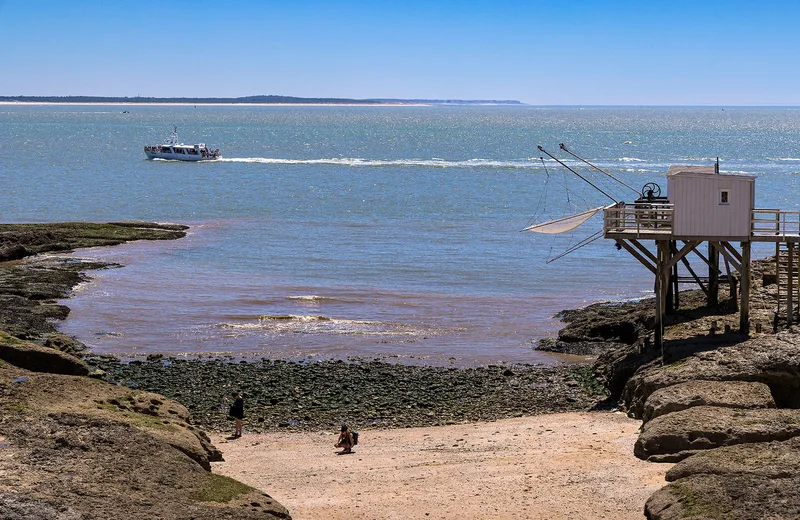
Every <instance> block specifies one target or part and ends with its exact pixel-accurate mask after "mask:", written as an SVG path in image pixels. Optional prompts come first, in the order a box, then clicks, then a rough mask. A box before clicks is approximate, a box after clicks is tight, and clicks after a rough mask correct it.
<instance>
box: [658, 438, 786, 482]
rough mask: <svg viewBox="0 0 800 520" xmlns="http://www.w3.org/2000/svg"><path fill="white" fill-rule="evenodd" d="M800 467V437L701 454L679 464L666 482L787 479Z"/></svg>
mask: <svg viewBox="0 0 800 520" xmlns="http://www.w3.org/2000/svg"><path fill="white" fill-rule="evenodd" d="M797 468H800V437H793V438H791V439H789V440H788V441H784V442H756V443H749V444H737V445H735V446H725V447H722V448H716V449H713V450H708V451H701V452H700V453H696V454H695V455H692V456H691V457H689V458H687V459H684V460H682V461H680V462H679V463H677V464H675V465H674V466H673V467H672V468H671V469H670V470H669V471H667V475H666V479H667V481H668V482H674V481H676V480H678V479H681V478H686V477H690V476H692V475H704V474H709V475H740V474H745V473H749V474H753V475H759V476H762V477H766V478H787V477H791V476H793V475H796V474H797Z"/></svg>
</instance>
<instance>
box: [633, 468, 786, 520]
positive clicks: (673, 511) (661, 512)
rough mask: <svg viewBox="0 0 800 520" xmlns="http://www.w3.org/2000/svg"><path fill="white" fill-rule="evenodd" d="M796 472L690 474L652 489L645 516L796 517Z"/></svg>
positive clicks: (714, 519)
mask: <svg viewBox="0 0 800 520" xmlns="http://www.w3.org/2000/svg"><path fill="white" fill-rule="evenodd" d="M799 488H800V476H791V477H788V478H780V479H773V478H769V477H763V476H760V475H752V474H745V475H694V476H691V477H688V478H684V479H681V480H678V481H677V482H673V483H672V484H670V485H668V486H666V487H663V488H661V489H659V490H658V491H656V492H655V493H653V495H652V496H651V497H650V498H649V499H648V500H647V503H646V504H645V508H644V514H645V517H646V518H647V519H648V520H686V519H692V520H751V519H753V520H755V519H772V520H790V519H797V518H800V493H798V492H797V489H799Z"/></svg>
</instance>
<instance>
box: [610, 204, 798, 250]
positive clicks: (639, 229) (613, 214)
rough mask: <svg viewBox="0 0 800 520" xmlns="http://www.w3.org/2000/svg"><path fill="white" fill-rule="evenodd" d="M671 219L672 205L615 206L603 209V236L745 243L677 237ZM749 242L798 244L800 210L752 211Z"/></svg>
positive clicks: (625, 238) (708, 238) (735, 238)
mask: <svg viewBox="0 0 800 520" xmlns="http://www.w3.org/2000/svg"><path fill="white" fill-rule="evenodd" d="M673 216H674V208H673V206H672V204H633V205H630V206H629V205H626V204H624V203H618V204H615V205H613V206H608V207H607V208H605V209H604V210H603V236H604V237H605V238H611V239H623V240H628V239H641V240H687V239H700V240H726V239H731V238H733V239H734V240H736V241H746V240H747V239H746V238H745V237H683V236H680V237H678V236H675V235H674V233H673V231H674V230H673V225H672V222H673ZM749 239H750V240H749V241H751V242H773V243H778V242H791V243H795V242H800V211H782V210H779V209H754V210H753V212H752V217H751V225H750V237H749Z"/></svg>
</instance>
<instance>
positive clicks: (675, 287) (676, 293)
mask: <svg viewBox="0 0 800 520" xmlns="http://www.w3.org/2000/svg"><path fill="white" fill-rule="evenodd" d="M669 250H670V255H673V256H674V255H676V254H677V253H678V245H677V242H675V241H674V240H672V241H670V243H669ZM683 258H685V257H682V258H681V259H683ZM679 284H680V281H679V279H678V262H673V265H672V299H673V303H672V309H673V310H676V311H677V310H678V309H680V307H681V301H680V285H679Z"/></svg>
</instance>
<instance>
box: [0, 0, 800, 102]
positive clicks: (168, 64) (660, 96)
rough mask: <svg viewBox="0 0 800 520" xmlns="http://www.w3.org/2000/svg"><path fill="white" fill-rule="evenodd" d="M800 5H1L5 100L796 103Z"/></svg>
mask: <svg viewBox="0 0 800 520" xmlns="http://www.w3.org/2000/svg"><path fill="white" fill-rule="evenodd" d="M798 62H800V1H798V0H791V1H783V0H781V1H772V0H761V1H738V0H733V1H721V0H694V1H682V0H673V1H671V2H664V1H661V0H635V1H610V0H609V1H603V0H595V1H584V0H548V1H539V0H528V1H522V0H521V1H503V0H494V1H482V0H481V1H469V0H460V1H451V0H442V1H436V0H421V1H417V0H412V1H380V0H373V1H363V2H355V1H337V2H333V1H331V2H323V1H313V0H283V1H281V2H277V1H272V0H267V1H255V0H253V1H249V0H242V1H229V2H224V1H216V2H211V1H205V0H194V1H184V0H173V1H166V2H153V1H149V0H143V1H121V0H103V1H98V0H87V1H78V0H74V1H69V0H61V1H49V0H0V95H9V96H13V95H107V96H137V95H141V96H190V97H194V96H198V97H199V96H212V97H238V96H246V95H256V94H278V95H291V96H301V97H346V98H435V99H442V98H448V99H517V100H520V101H523V102H525V103H531V104H537V105H538V104H612V105H614V104H622V105H640V104H648V105H676V104H678V105H705V104H711V105H769V104H780V105H800V67H798Z"/></svg>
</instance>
